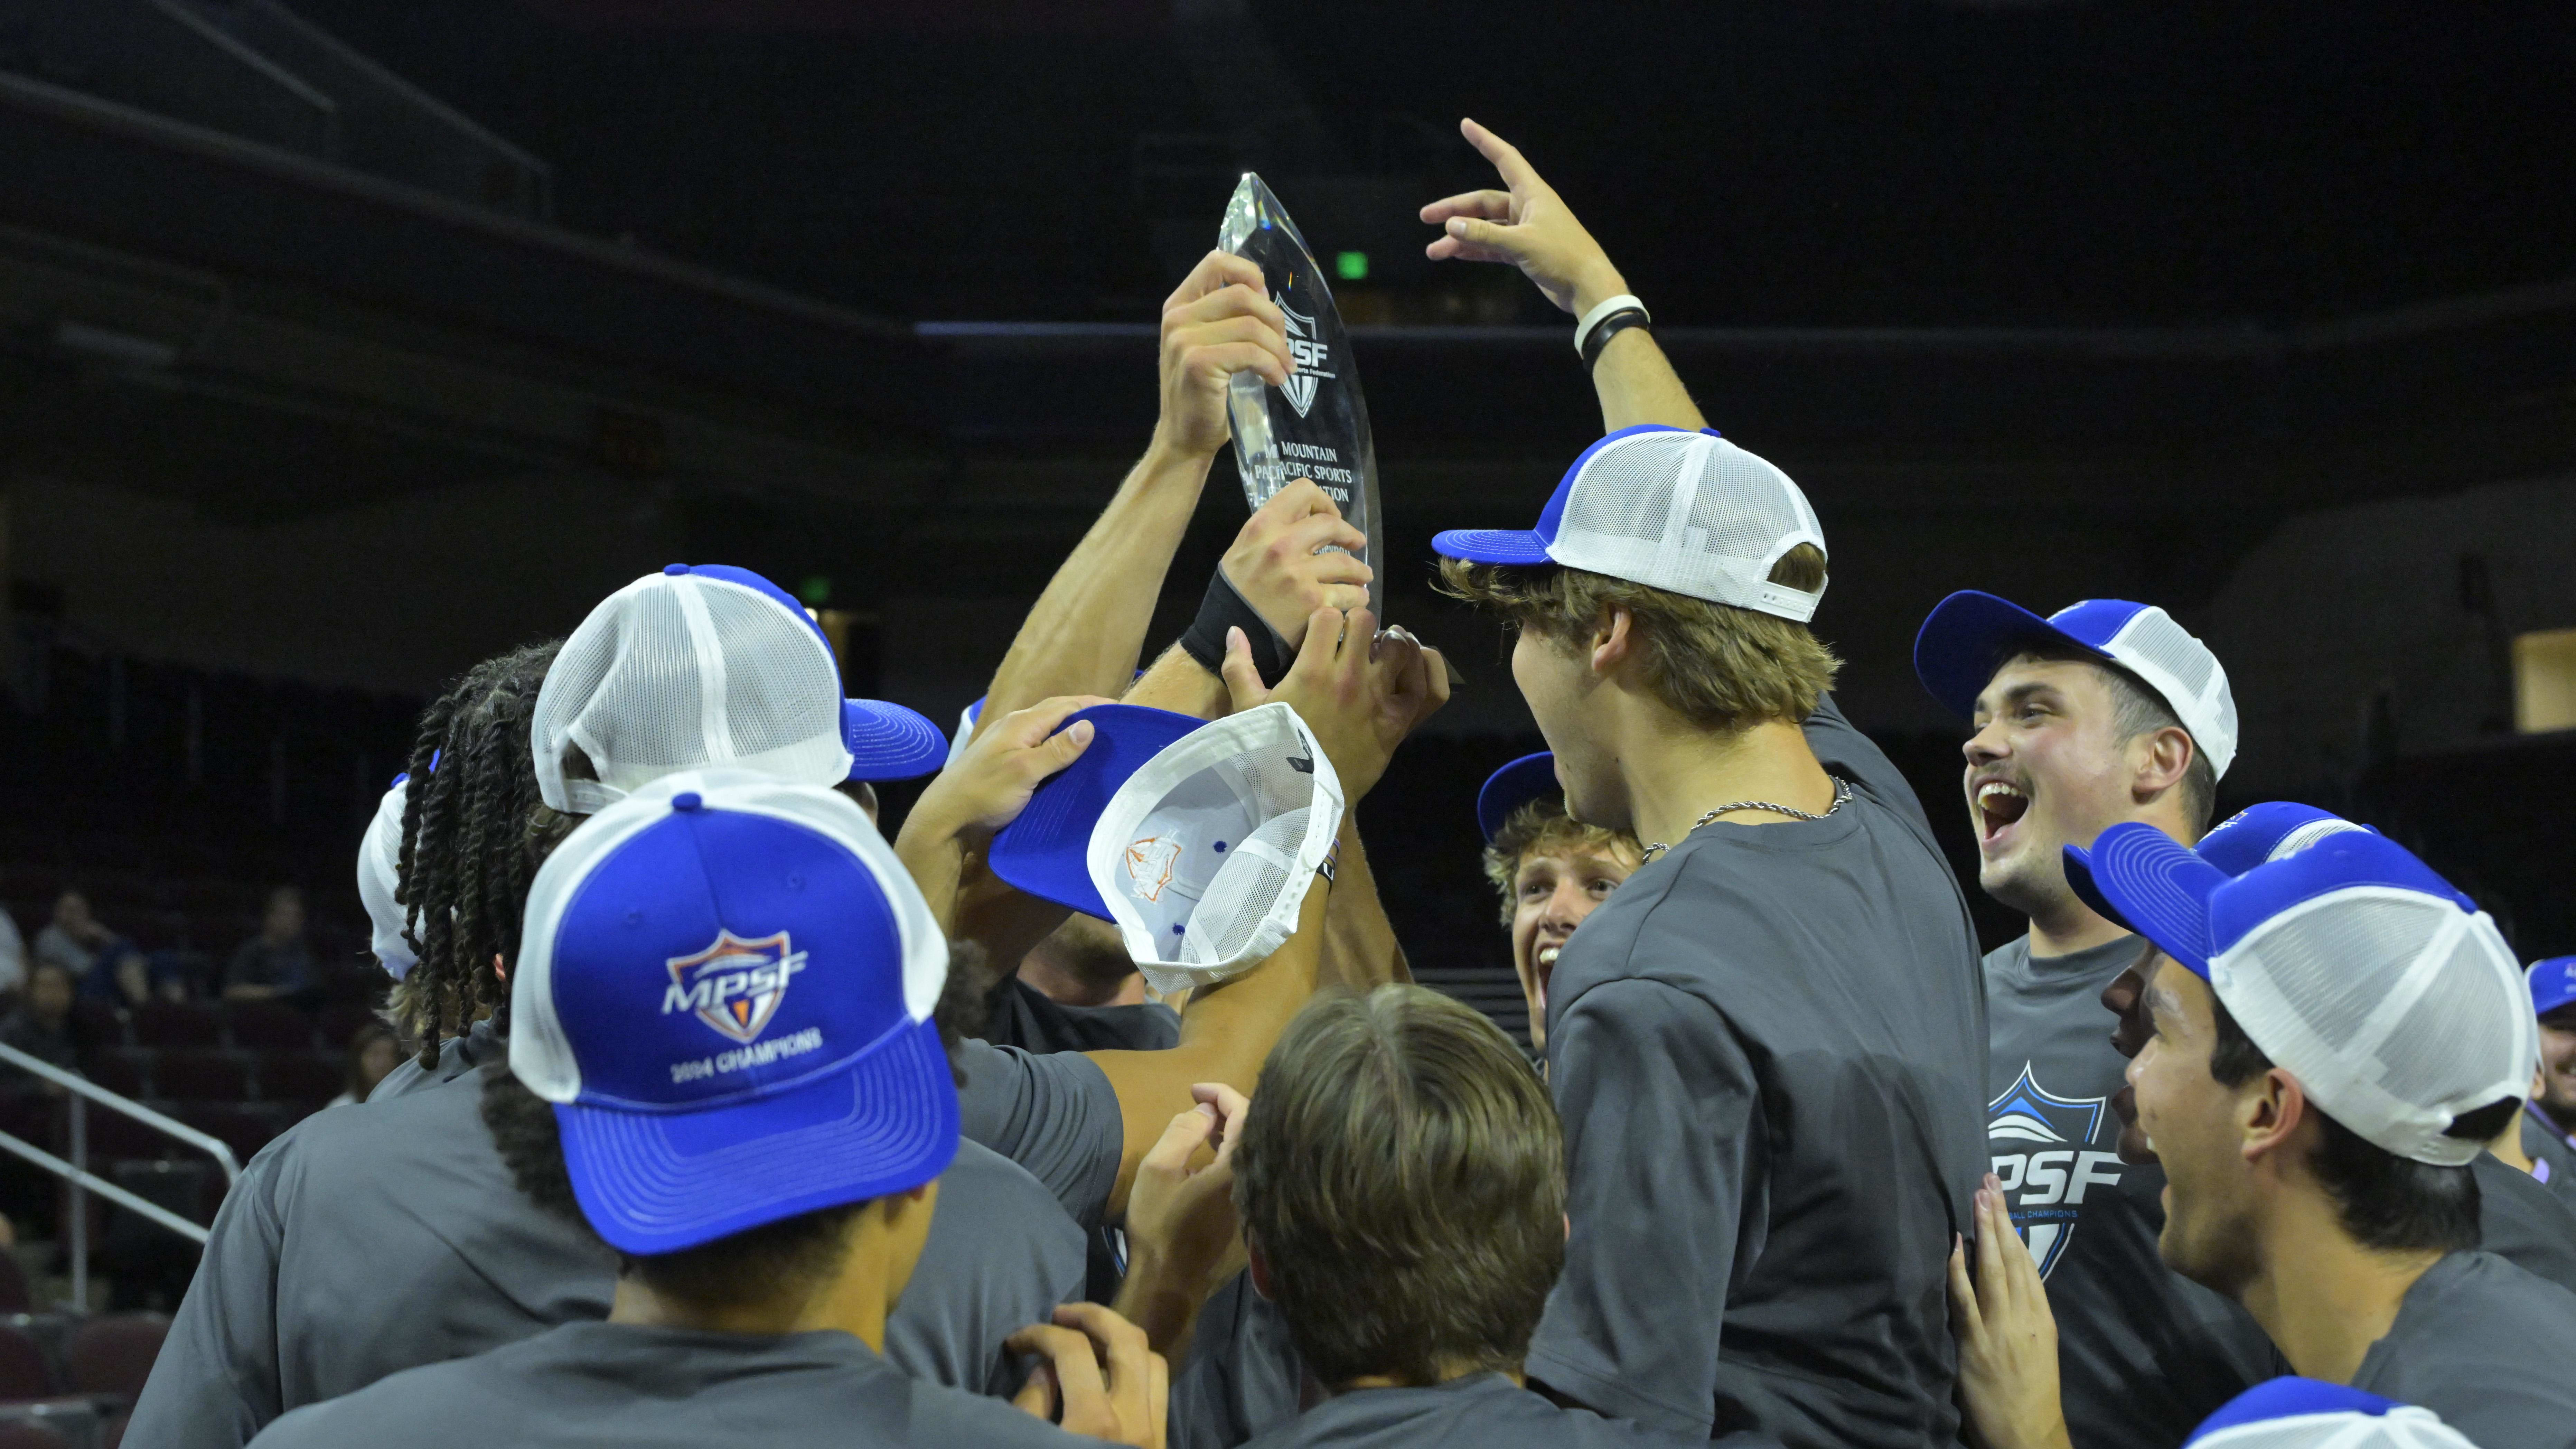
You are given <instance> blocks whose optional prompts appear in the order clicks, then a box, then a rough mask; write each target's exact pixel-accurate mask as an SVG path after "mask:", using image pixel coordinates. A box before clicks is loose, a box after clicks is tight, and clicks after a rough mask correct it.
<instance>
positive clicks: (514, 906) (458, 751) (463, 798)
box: [390, 639, 578, 1068]
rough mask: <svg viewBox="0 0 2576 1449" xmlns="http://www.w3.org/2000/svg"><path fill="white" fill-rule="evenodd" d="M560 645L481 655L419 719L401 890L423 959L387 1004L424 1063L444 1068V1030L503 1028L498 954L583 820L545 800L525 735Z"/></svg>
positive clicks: (509, 948)
mask: <svg viewBox="0 0 2576 1449" xmlns="http://www.w3.org/2000/svg"><path fill="white" fill-rule="evenodd" d="M562 643H563V641H562V640H560V639H557V640H551V641H548V642H546V643H543V644H531V645H527V646H525V647H523V648H519V649H514V650H511V651H510V652H509V653H507V654H503V655H500V656H498V657H496V658H492V659H487V660H485V661H483V662H482V663H481V664H478V665H476V666H474V667H473V668H472V669H470V670H468V671H466V673H465V675H464V676H463V677H462V678H460V679H459V680H457V682H456V683H455V685H454V686H453V687H451V688H450V689H449V690H448V691H447V693H446V694H444V695H443V696H441V697H440V698H439V699H438V701H437V702H436V703H434V704H432V705H431V706H430V707H429V710H428V712H427V713H425V714H423V715H422V716H421V720H420V734H419V737H418V739H417V740H415V741H414V742H413V744H412V752H411V789H410V792H409V794H408V796H407V797H406V799H405V801H404V804H403V826H402V859H401V865H400V869H399V874H398V876H397V882H398V883H397V884H396V886H395V888H394V900H395V901H396V902H397V903H399V904H400V905H401V906H402V908H403V920H404V926H403V935H404V938H405V939H406V940H408V941H410V943H411V946H412V949H413V950H414V951H415V952H417V953H418V955H419V960H418V963H417V964H415V965H414V966H413V967H412V968H411V970H410V971H409V972H408V973H406V974H405V975H404V977H403V979H402V982H401V984H400V985H399V986H398V987H396V989H395V991H394V994H393V997H392V1001H391V1006H390V1011H391V1014H392V1016H393V1019H394V1025H395V1027H396V1029H397V1030H399V1031H401V1032H402V1034H403V1036H404V1037H405V1038H406V1039H407V1040H417V1041H418V1042H419V1043H420V1063H421V1065H422V1067H424V1068H428V1067H434V1066H436V1065H437V1062H438V1044H439V1040H440V1038H441V1037H443V1036H451V1035H461V1034H462V1033H463V1032H464V1031H465V1030H466V1029H467V1028H468V1027H470V1026H471V1025H472V1024H473V1023H474V1022H475V1021H476V1020H477V1019H479V1018H481V1017H484V1016H487V1015H488V1016H491V1017H493V1018H494V1021H495V1024H496V1025H498V1026H500V1027H502V1028H503V1029H505V1030H506V1029H507V1026H508V1022H507V1019H506V1015H507V1011H508V1007H509V996H508V993H507V992H506V991H505V990H504V989H503V987H502V984H501V981H500V980H499V978H498V977H497V976H495V974H494V973H493V970H492V963H493V960H494V959H495V958H496V957H497V958H498V959H500V960H501V961H503V962H511V961H516V960H517V959H518V955H519V918H520V916H521V914H522V913H523V912H524V911H525V910H526V909H527V904H528V886H529V884H530V883H531V882H533V881H534V880H535V879H536V874H537V866H538V865H539V864H541V863H542V862H543V861H544V859H545V857H546V855H547V854H548V853H550V852H551V851H552V850H553V848H554V846H555V845H556V844H557V843H559V842H560V841H561V840H562V839H563V837H564V836H565V835H567V834H569V833H570V832H571V827H572V826H573V825H574V824H576V823H578V822H577V821H576V820H575V819H574V818H572V817H568V816H562V815H558V814H557V813H556V812H555V811H553V810H550V809H548V808H547V807H546V806H545V804H544V803H543V802H542V801H541V800H540V799H539V798H538V795H537V771H536V764H535V760H534V758H533V750H532V748H531V746H530V743H529V741H530V738H531V734H532V721H531V716H533V715H534V713H535V711H536V707H537V691H538V690H539V689H540V688H542V687H543V686H544V684H545V681H546V670H547V668H548V667H549V666H551V665H552V664H553V663H554V658H555V651H556V649H557V648H559V647H561V645H562Z"/></svg>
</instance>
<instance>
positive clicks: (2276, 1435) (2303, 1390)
mask: <svg viewBox="0 0 2576 1449" xmlns="http://www.w3.org/2000/svg"><path fill="white" fill-rule="evenodd" d="M2183 1446H2184V1449H2476V1446H2475V1445H2473V1444H2471V1443H2470V1442H2469V1440H2468V1439H2467V1437H2466V1436H2464V1435H2462V1434H2461V1433H2460V1431H2459V1430H2457V1429H2454V1428H2452V1427H2451V1426H2450V1425H2448V1424H2445V1423H2443V1422H2442V1419H2441V1416H2440V1415H2438V1414H2436V1413H2434V1412H2433V1411H2432V1410H2430V1409H2427V1408H2423V1407H2421V1406H2420V1405H2416V1404H2401V1403H2399V1402H2397V1401H2396V1400H2394V1399H2383V1398H2381V1397H2380V1396H2379V1395H2377V1394H2372V1393H2365V1392H2363V1391H2362V1390H2360V1389H2355V1388H2347V1387H2345V1386H2344V1385H2342V1384H2330V1383H2327V1382H2325V1381H2324V1380H2322V1379H2303V1378H2298V1377H2295V1376H2292V1375H2287V1374H2285V1375H2283V1376H2282V1377H2280V1378H2277V1379H2270V1380H2267V1381H2265V1382H2263V1383H2259V1384H2256V1385H2255V1386H2254V1387H2252V1388H2250V1389H2247V1390H2246V1391H2245V1392H2243V1393H2241V1394H2238V1395H2237V1396H2236V1397H2235V1398H2232V1399H2230V1400H2228V1401H2227V1402H2226V1403H2225V1404H2224V1405H2222V1406H2220V1408H2219V1410H2218V1412H2217V1413H2215V1414H2212V1415H2210V1416H2209V1417H2208V1418H2206V1419H2203V1420H2201V1421H2200V1427H2199V1428H2197V1429H2194V1430H2192V1431H2191V1437H2190V1438H2188V1439H2185V1440H2184V1441H2183Z"/></svg>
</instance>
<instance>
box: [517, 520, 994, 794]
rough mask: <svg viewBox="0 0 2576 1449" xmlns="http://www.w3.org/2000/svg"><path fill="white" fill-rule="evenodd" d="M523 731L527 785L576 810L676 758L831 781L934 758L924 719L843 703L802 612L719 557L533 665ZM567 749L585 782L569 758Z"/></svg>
mask: <svg viewBox="0 0 2576 1449" xmlns="http://www.w3.org/2000/svg"><path fill="white" fill-rule="evenodd" d="M533 731H534V735H535V739H534V741H533V745H534V749H535V754H536V770H537V792H538V794H539V795H540V796H541V797H542V798H543V799H544V800H545V802H546V803H547V804H548V805H550V806H552V807H554V808H555V809H557V810H564V811H571V812H575V813H581V814H587V813H589V812H591V811H595V810H598V809H600V808H602V807H603V806H606V805H608V804H611V803H613V802H615V801H616V800H618V799H620V798H622V797H623V796H624V795H625V794H626V793H627V792H628V791H631V790H634V789H635V788H637V787H638V786H641V785H643V784H646V783H647V782H649V781H652V780H654V779H658V778H659V777H661V776H663V775H667V774H670V773H672V772H673V771H676V770H691V769H699V768H705V767H727V766H739V767H741V768H744V769H750V770H759V771H762V772H764V773H767V774H772V775H777V776H779V777H780V778H782V779H789V780H802V781H806V782H808V783H811V784H817V785H829V784H833V783H836V782H838V781H841V780H902V779H910V778H911V777H913V776H915V775H926V774H928V773H930V772H931V771H933V770H936V769H938V768H939V766H940V764H941V763H942V762H943V761H944V760H945V759H946V758H947V742H946V740H945V739H944V738H942V736H941V735H940V733H939V727H938V726H937V725H935V724H932V723H931V722H930V721H929V720H927V719H925V718H923V717H922V716H921V715H919V714H916V713H914V712H913V711H911V710H908V709H906V708H904V707H903V706H901V705H899V704H889V703H886V702H884V701H882V700H862V699H843V698H842V697H841V670H840V665H839V664H838V663H837V662H836V661H835V660H834V658H833V655H832V646H831V643H830V641H829V640H827V639H825V638H824V637H823V631H822V628H821V626H819V625H817V624H816V623H815V622H814V619H813V616H812V615H810V614H808V613H806V612H805V607H804V606H803V605H802V604H799V603H797V602H796V600H794V599H793V598H791V597H789V596H788V594H787V591H786V590H784V589H781V588H779V587H778V586H777V585H776V584H773V583H771V582H770V581H769V580H767V579H765V578H762V577H761V576H760V575H758V574H756V573H753V572H751V571H750V570H748V569H739V568H734V567H731V566H729V565H725V564H701V565H696V566H691V565H689V564H673V565H671V566H670V567H669V568H666V569H664V570H662V571H661V572H660V573H657V574H647V575H645V576H644V577H643V578H640V579H637V580H636V581H634V582H633V583H631V584H628V585H627V586H626V587H624V588H622V589H619V590H618V591H617V592H616V593H614V594H611V595H609V596H608V597H607V598H606V599H604V600H602V601H601V602H600V604H599V607H597V608H595V609H593V610H591V611H590V616H589V617H588V618H586V619H584V620H582V622H581V627H580V628H578V629H575V630H574V631H573V632H572V637H571V638H569V639H566V640H565V641H564V645H563V649H562V650H561V651H560V652H559V653H557V654H556V656H555V662H554V665H553V667H552V668H550V669H548V670H547V671H546V682H545V687H544V688H543V689H541V690H539V691H538V693H537V708H536V717H535V720H534V723H533ZM572 756H578V757H579V758H580V759H581V760H582V761H584V762H586V763H587V765H588V766H589V772H588V774H589V777H588V778H577V777H575V776H574V775H573V774H572V773H570V772H569V771H568V770H567V768H566V767H567V765H568V763H570V757H572Z"/></svg>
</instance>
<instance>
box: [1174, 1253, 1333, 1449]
mask: <svg viewBox="0 0 2576 1449" xmlns="http://www.w3.org/2000/svg"><path fill="white" fill-rule="evenodd" d="M1316 1393H1317V1396H1318V1397H1320V1390H1318V1391H1316ZM1307 1395H1308V1387H1307V1382H1306V1365H1305V1361H1304V1360H1303V1359H1301V1358H1299V1357H1298V1355H1297V1345H1296V1344H1295V1343H1293V1342H1291V1341H1290V1340H1289V1337H1288V1318H1287V1315H1285V1314H1283V1313H1281V1312H1280V1311H1279V1305H1278V1304H1276V1303H1273V1302H1271V1301H1270V1300H1269V1299H1267V1298H1264V1297H1262V1296H1261V1295H1260V1293H1258V1292H1256V1291H1255V1290H1254V1289H1253V1286H1252V1275H1251V1274H1250V1273H1249V1272H1244V1273H1237V1274H1235V1275H1234V1277H1233V1278H1231V1279H1230V1280H1228V1281H1227V1283H1226V1285H1225V1286H1224V1287H1222V1288H1219V1289H1218V1290H1216V1292H1215V1293H1213V1294H1210V1295H1209V1297H1208V1301H1207V1303H1206V1304H1205V1305H1204V1306H1203V1307H1201V1308H1200V1310H1199V1322H1198V1330H1197V1332H1196V1333H1194V1334H1193V1335H1192V1336H1191V1338H1190V1350H1189V1353H1188V1355H1187V1356H1186V1357H1184V1358H1182V1359H1181V1360H1180V1361H1179V1362H1177V1363H1174V1364H1173V1365H1172V1409H1171V1423H1170V1427H1169V1430H1168V1433H1167V1436H1166V1437H1167V1439H1168V1442H1169V1444H1170V1449H1234V1446H1235V1445H1238V1444H1241V1443H1243V1442H1244V1441H1245V1440H1247V1439H1250V1438H1252V1437H1253V1436H1254V1435H1257V1434H1263V1433H1267V1432H1269V1431H1270V1430H1272V1429H1277V1428H1280V1427H1283V1426H1285V1425H1286V1424H1288V1423H1290V1422H1291V1421H1293V1420H1294V1419H1295V1418H1296V1417H1297V1415H1298V1412H1299V1411H1300V1410H1302V1409H1303V1408H1305V1407H1306V1404H1305V1400H1306V1398H1307Z"/></svg>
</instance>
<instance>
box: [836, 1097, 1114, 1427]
mask: <svg viewBox="0 0 2576 1449" xmlns="http://www.w3.org/2000/svg"><path fill="white" fill-rule="evenodd" d="M1086 1266H1087V1265H1086V1261H1085V1254H1084V1242H1083V1236H1082V1229H1080V1228H1078V1227H1076V1226H1074V1222H1073V1219H1071V1218H1069V1217H1066V1216H1065V1215H1064V1210H1063V1209H1062V1208H1061V1207H1059V1206H1057V1204H1056V1200H1055V1197H1054V1195H1053V1194H1051V1193H1049V1192H1048V1191H1047V1189H1046V1187H1045V1186H1044V1185H1043V1184H1041V1183H1040V1182H1039V1181H1038V1180H1037V1179H1036V1178H1033V1177H1031V1176H1030V1175H1029V1174H1028V1173H1026V1172H1024V1171H1022V1170H1021V1169H1020V1167H1019V1166H1018V1165H1017V1164H1015V1163H1012V1162H1010V1161H1008V1160H1007V1159H1005V1158H1003V1157H1001V1156H1000V1155H998V1154H996V1153H994V1152H992V1151H990V1150H988V1149H986V1148H983V1147H980V1146H977V1145H976V1144H975V1143H972V1142H961V1143H959V1144H958V1145H957V1160H956V1161H955V1162H953V1163H951V1164H949V1167H948V1170H947V1171H946V1172H943V1173H941V1174H940V1175H939V1203H938V1206H937V1208H936V1209H935V1210H934V1211H933V1212H932V1213H931V1215H930V1239H929V1241H928V1242H926V1243H925V1244H923V1245H922V1250H921V1261H920V1263H919V1264H917V1265H916V1266H915V1267H914V1268H913V1270H912V1280H911V1281H910V1282H908V1283H906V1284H905V1285H904V1290H903V1297H902V1299H901V1300H900V1301H898V1302H897V1303H896V1304H895V1310H894V1315H893V1317H891V1318H889V1319H888V1320H887V1321H886V1337H885V1354H886V1357H887V1358H888V1359H889V1360H891V1361H892V1362H893V1363H894V1365H895V1366H896V1367H897V1368H900V1369H902V1370H903V1371H904V1372H905V1373H908V1374H910V1375H912V1376H913V1377H914V1378H916V1379H926V1380H928V1381H930V1382H931V1383H935V1384H945V1385H947V1386H948V1387H950V1388H955V1389H964V1390H966V1391H967V1392H969V1393H979V1394H999V1395H1008V1394H1011V1393H1014V1392H1016V1391H1017V1390H1018V1389H1019V1386H1020V1382H1019V1381H1020V1378H1021V1376H1022V1375H1021V1369H1020V1366H1019V1365H1018V1364H1016V1363H1015V1362H1014V1361H1013V1355H1012V1354H1011V1353H1010V1352H1009V1351H1007V1350H1006V1349H1004V1348H1003V1347H1002V1340H1004V1339H1006V1338H1009V1337H1010V1336H1011V1335H1012V1334H1014V1333H1017V1332H1019V1331H1020V1330H1021V1329H1023V1328H1026V1327H1027V1326H1029V1325H1030V1324H1032V1323H1044V1322H1046V1321H1047V1319H1048V1317H1049V1316H1050V1315H1051V1314H1052V1313H1054V1311H1055V1306H1056V1305H1057V1304H1059V1303H1070V1302H1072V1301H1074V1300H1076V1299H1078V1298H1080V1297H1081V1296H1082V1288H1083V1270H1084V1268H1085V1267H1086Z"/></svg>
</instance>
